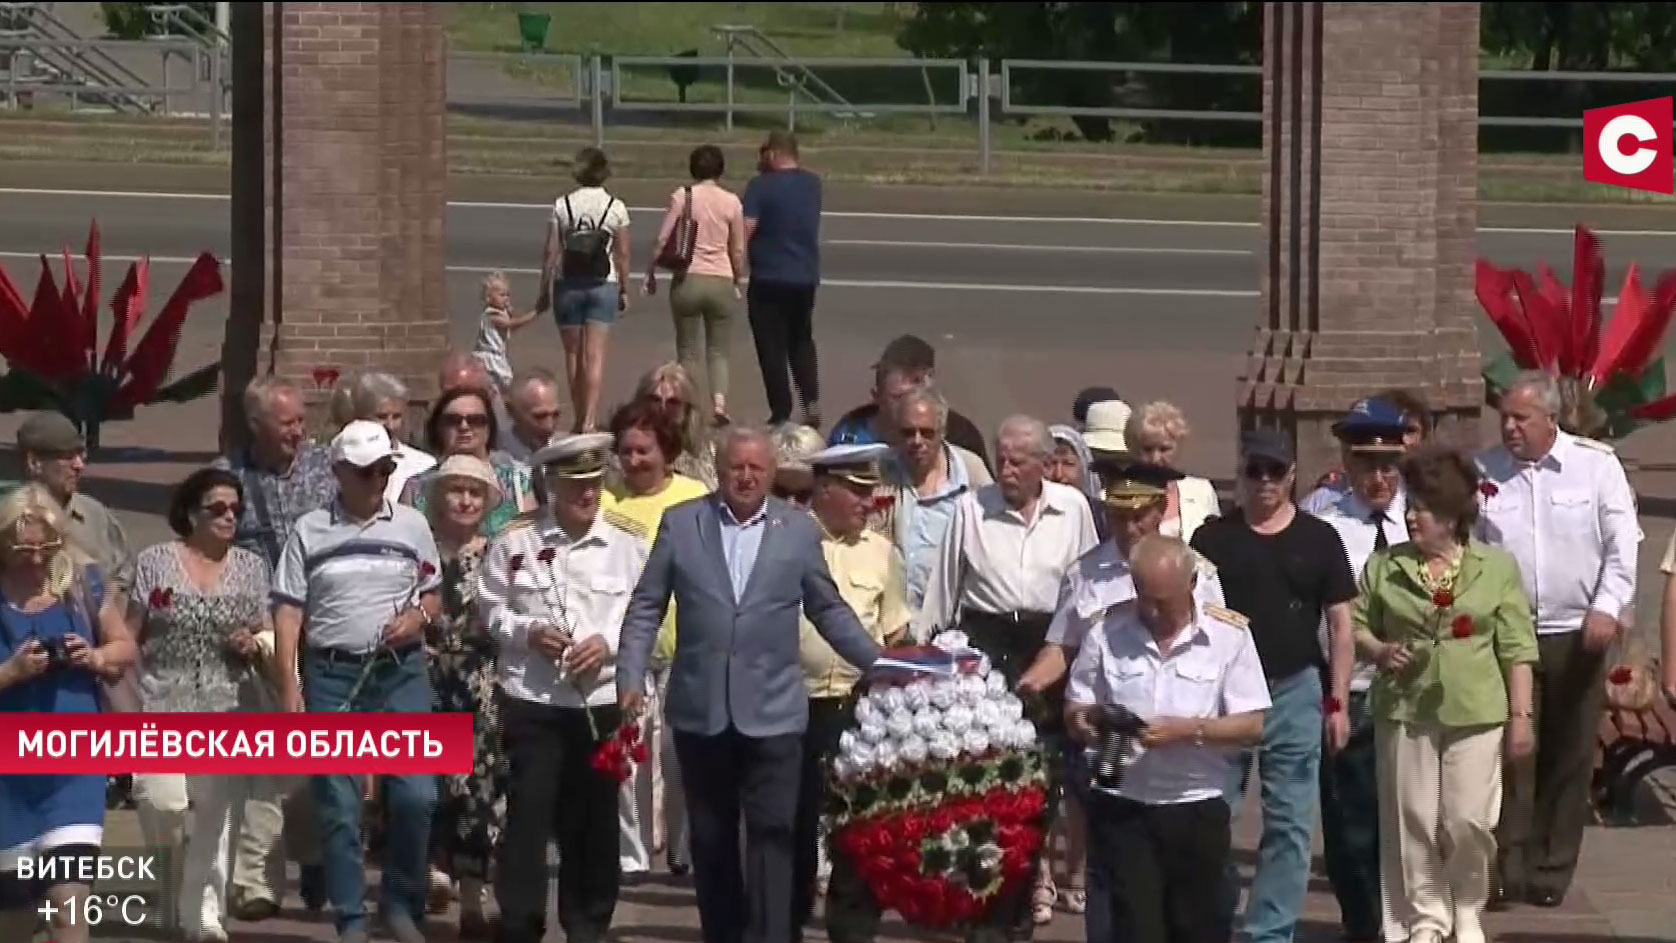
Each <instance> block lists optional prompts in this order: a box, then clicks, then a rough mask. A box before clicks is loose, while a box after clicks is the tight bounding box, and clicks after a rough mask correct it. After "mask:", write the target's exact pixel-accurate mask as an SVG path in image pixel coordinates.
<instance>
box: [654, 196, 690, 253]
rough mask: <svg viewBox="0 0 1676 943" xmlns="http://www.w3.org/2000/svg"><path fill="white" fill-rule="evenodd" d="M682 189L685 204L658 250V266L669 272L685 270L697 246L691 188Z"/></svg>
mask: <svg viewBox="0 0 1676 943" xmlns="http://www.w3.org/2000/svg"><path fill="white" fill-rule="evenodd" d="M682 189H683V190H685V191H686V192H687V201H686V205H685V206H683V207H682V208H681V215H680V216H679V217H677V218H676V220H675V225H674V227H672V228H671V229H670V230H669V238H668V239H665V240H664V241H663V248H661V249H659V250H658V261H657V265H658V268H661V269H668V270H669V271H671V272H685V271H686V270H687V267H688V266H690V265H692V264H693V252H694V250H695V249H696V248H697V247H698V220H695V219H693V188H692V187H683V188H682Z"/></svg>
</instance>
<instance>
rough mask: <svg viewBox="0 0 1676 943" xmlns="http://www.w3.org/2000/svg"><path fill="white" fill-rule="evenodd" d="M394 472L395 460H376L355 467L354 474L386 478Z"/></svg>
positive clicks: (364, 476)
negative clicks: (360, 466) (376, 461)
mask: <svg viewBox="0 0 1676 943" xmlns="http://www.w3.org/2000/svg"><path fill="white" fill-rule="evenodd" d="M395 473H396V463H395V462H378V463H376V464H373V465H368V466H367V467H365V468H357V469H355V474H357V475H360V476H361V477H362V478H388V477H390V476H391V475H394V474H395Z"/></svg>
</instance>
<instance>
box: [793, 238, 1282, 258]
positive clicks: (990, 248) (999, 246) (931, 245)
mask: <svg viewBox="0 0 1676 943" xmlns="http://www.w3.org/2000/svg"><path fill="white" fill-rule="evenodd" d="M821 245H823V246H872V247H876V248H887V249H975V250H977V251H979V252H1067V253H1070V252H1095V253H1107V254H1111V255H1251V250H1250V249H1167V248H1159V247H1156V246H1038V245H1027V244H1023V243H1013V242H924V241H914V240H910V239H822V240H821Z"/></svg>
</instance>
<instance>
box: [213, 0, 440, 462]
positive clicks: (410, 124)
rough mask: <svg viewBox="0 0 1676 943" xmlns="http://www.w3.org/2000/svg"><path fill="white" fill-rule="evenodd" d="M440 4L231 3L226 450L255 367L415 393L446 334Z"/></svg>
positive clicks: (319, 396) (426, 381)
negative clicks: (380, 381) (389, 384)
mask: <svg viewBox="0 0 1676 943" xmlns="http://www.w3.org/2000/svg"><path fill="white" fill-rule="evenodd" d="M445 17H446V12H445V9H444V6H443V5H442V4H434V3H291V2H287V3H235V4H233V23H232V27H233V29H232V32H233V47H234V65H233V69H234V73H235V75H234V82H233V89H234V94H235V100H234V108H233V110H234V121H233V171H232V173H233V199H232V214H233V225H232V233H233V258H234V260H235V264H236V266H237V268H236V269H235V271H234V273H233V286H232V306H231V315H230V317H229V319H228V322H227V333H226V340H225V342H224V345H223V357H224V364H225V377H226V389H225V391H224V395H225V398H224V402H223V411H222V439H223V441H224V443H228V442H236V441H238V440H240V439H241V438H242V435H243V430H244V422H243V417H242V410H241V409H240V406H239V394H240V393H241V391H242V389H243V387H244V385H245V384H246V383H247V382H248V381H249V380H250V379H251V378H252V377H254V376H258V375H263V374H267V373H274V374H277V375H279V376H282V377H286V378H289V379H291V380H294V381H296V382H298V383H299V384H301V385H302V386H303V387H304V388H305V389H308V390H309V391H310V393H311V401H312V405H313V407H314V409H313V410H312V411H313V412H314V413H315V414H316V415H318V412H319V410H318V407H319V406H320V405H322V404H323V403H324V401H325V399H326V396H327V392H326V391H325V390H321V389H317V388H316V386H317V385H316V383H315V381H314V379H313V373H314V371H315V370H316V369H317V368H330V369H335V370H338V371H340V373H341V374H342V375H345V376H347V375H348V374H350V373H351V372H354V371H357V370H363V369H368V368H378V369H383V370H387V371H389V372H391V373H394V374H396V375H397V376H400V377H402V378H403V379H404V380H406V381H407V382H408V383H409V385H410V387H411V388H412V389H413V393H414V397H415V399H416V401H417V402H416V405H419V404H422V403H423V402H424V401H426V400H428V399H429V398H430V397H431V396H432V394H433V390H432V387H433V386H434V384H435V379H434V375H435V371H436V368H437V366H438V361H439V359H440V355H441V353H442V351H443V350H444V349H445V348H446V346H447V343H448V331H447V322H446V313H445V304H446V298H445V284H444V281H445V274H446V273H445V270H444V264H445V263H444V256H443V215H444V212H445V209H446V196H445V193H444V188H445V186H446V183H447V155H446V148H445V145H446V140H447V137H446V130H445V127H444V121H445V112H444V106H445V102H446V98H445V87H444V76H445V72H446V62H445V56H446V47H445V45H444V36H443V27H444V21H445Z"/></svg>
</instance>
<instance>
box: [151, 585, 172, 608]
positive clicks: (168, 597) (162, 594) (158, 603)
mask: <svg viewBox="0 0 1676 943" xmlns="http://www.w3.org/2000/svg"><path fill="white" fill-rule="evenodd" d="M174 599H175V594H174V591H173V590H171V589H169V588H168V587H167V586H159V587H157V588H156V589H154V590H152V591H151V596H150V598H148V599H147V602H148V603H150V605H151V608H153V609H167V608H169V605H170V604H171V603H173V602H174Z"/></svg>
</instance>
